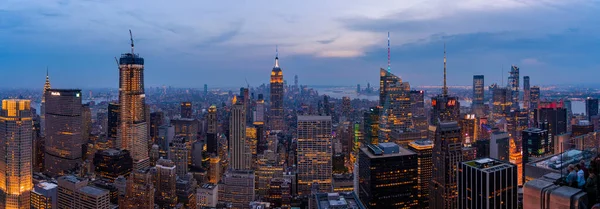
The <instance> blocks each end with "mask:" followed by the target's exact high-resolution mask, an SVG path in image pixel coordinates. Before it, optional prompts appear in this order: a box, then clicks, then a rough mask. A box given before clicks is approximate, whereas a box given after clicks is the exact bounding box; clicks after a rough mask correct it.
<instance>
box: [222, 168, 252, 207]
mask: <svg viewBox="0 0 600 209" xmlns="http://www.w3.org/2000/svg"><path fill="white" fill-rule="evenodd" d="M254 183H255V176H254V171H252V170H228V171H227V172H226V173H225V175H223V180H222V181H221V182H220V183H219V201H220V202H225V203H229V204H231V206H232V207H233V208H248V209H249V207H250V206H249V203H250V202H251V201H253V200H254V197H255V190H254Z"/></svg>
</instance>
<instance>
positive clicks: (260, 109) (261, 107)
mask: <svg viewBox="0 0 600 209" xmlns="http://www.w3.org/2000/svg"><path fill="white" fill-rule="evenodd" d="M255 106H256V109H255V110H254V117H253V118H254V121H253V124H255V125H257V124H264V123H265V99H264V97H263V94H258V100H256V104H255Z"/></svg>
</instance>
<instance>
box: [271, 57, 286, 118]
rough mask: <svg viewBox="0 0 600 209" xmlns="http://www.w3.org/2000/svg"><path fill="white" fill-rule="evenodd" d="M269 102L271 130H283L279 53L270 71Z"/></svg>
mask: <svg viewBox="0 0 600 209" xmlns="http://www.w3.org/2000/svg"><path fill="white" fill-rule="evenodd" d="M270 102H271V104H270V108H271V109H270V112H269V124H270V127H271V130H284V121H283V72H282V71H281V68H280V67H279V53H277V55H276V56H275V66H274V67H273V70H272V71H271V101H270Z"/></svg>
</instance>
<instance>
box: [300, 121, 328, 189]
mask: <svg viewBox="0 0 600 209" xmlns="http://www.w3.org/2000/svg"><path fill="white" fill-rule="evenodd" d="M297 131H298V135H297V136H298V145H297V148H296V152H297V153H296V154H297V161H298V165H297V170H298V194H299V195H309V194H311V188H312V185H313V184H314V183H318V184H319V189H318V190H319V192H331V177H332V176H331V173H332V162H331V161H332V150H331V146H332V145H331V140H332V135H331V132H332V125H331V116H298V126H297Z"/></svg>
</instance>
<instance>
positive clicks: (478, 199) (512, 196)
mask: <svg viewBox="0 0 600 209" xmlns="http://www.w3.org/2000/svg"><path fill="white" fill-rule="evenodd" d="M458 208H498V209H513V208H518V207H517V166H515V165H513V164H510V163H507V162H505V161H499V160H495V159H490V158H482V159H477V160H472V161H466V162H461V163H460V165H459V169H458Z"/></svg>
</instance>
